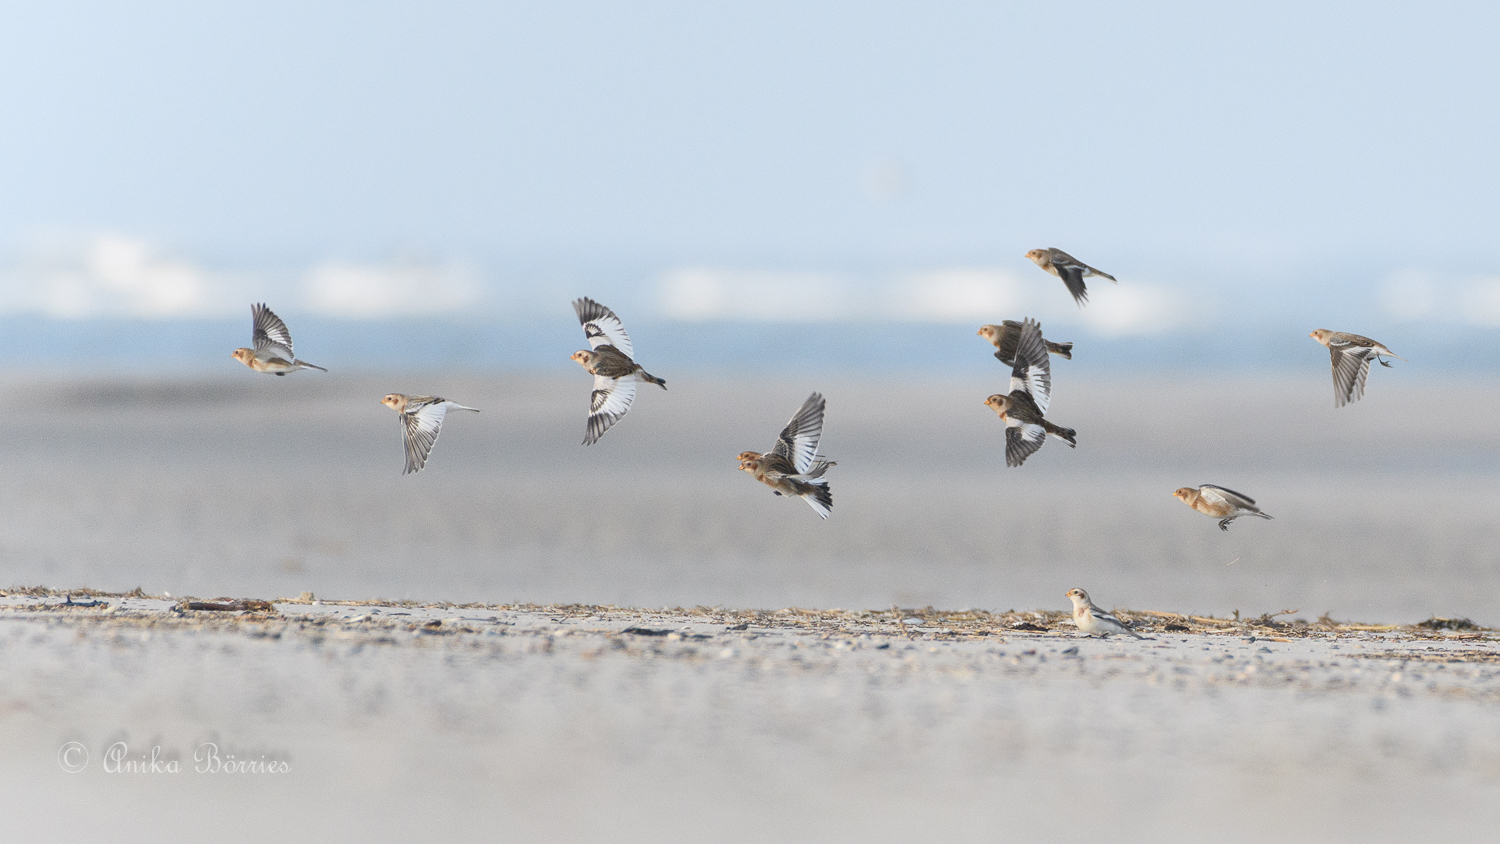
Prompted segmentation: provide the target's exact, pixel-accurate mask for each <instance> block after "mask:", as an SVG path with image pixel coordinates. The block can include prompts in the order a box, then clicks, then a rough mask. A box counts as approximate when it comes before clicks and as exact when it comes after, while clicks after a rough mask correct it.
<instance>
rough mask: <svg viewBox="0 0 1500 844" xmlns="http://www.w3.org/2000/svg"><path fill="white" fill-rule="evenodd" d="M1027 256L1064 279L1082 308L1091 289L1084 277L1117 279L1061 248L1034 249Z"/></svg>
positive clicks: (1064, 282) (1039, 265)
mask: <svg viewBox="0 0 1500 844" xmlns="http://www.w3.org/2000/svg"><path fill="white" fill-rule="evenodd" d="M1026 257H1028V258H1030V259H1031V260H1033V261H1035V262H1036V265H1037V266H1038V267H1041V268H1042V269H1044V270H1046V271H1047V272H1049V273H1052V274H1053V275H1055V276H1057V277H1058V278H1060V279H1062V281H1063V284H1065V285H1067V287H1068V292H1069V293H1071V294H1073V301H1075V302H1077V303H1078V307H1080V308H1081V307H1083V306H1084V303H1086V302H1088V300H1089V290H1088V287H1087V286H1086V285H1084V283H1083V280H1084V279H1086V278H1089V277H1090V276H1099V277H1100V278H1107V279H1109V280H1110V281H1115V277H1114V276H1112V275H1110V274H1109V273H1106V272H1102V271H1100V270H1096V269H1094V268H1093V267H1091V266H1089V265H1088V264H1085V263H1084V262H1082V261H1080V260H1078V259H1077V258H1074V257H1073V256H1072V255H1069V254H1068V253H1066V252H1064V251H1062V250H1061V249H1033V250H1031V251H1030V252H1027V253H1026ZM1115 283H1116V284H1118V283H1119V282H1115Z"/></svg>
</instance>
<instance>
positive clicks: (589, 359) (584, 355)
mask: <svg viewBox="0 0 1500 844" xmlns="http://www.w3.org/2000/svg"><path fill="white" fill-rule="evenodd" d="M594 357H595V355H594V353H593V352H574V353H573V354H572V356H571V357H569V358H568V360H571V361H577V362H578V365H579V366H581V367H583V368H584V369H588V368H589V367H591V366H593V365H594Z"/></svg>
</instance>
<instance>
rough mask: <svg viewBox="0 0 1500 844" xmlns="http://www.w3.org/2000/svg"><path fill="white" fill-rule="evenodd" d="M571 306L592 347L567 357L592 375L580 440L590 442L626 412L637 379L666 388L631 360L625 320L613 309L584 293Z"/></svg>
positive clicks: (660, 380)
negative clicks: (586, 415) (583, 295)
mask: <svg viewBox="0 0 1500 844" xmlns="http://www.w3.org/2000/svg"><path fill="white" fill-rule="evenodd" d="M573 310H574V311H575V312H577V314H578V322H579V323H581V324H582V325H583V334H584V336H585V337H587V338H588V340H589V347H590V348H591V349H593V351H588V352H583V351H579V352H574V353H573V355H572V358H571V359H572V360H574V361H577V363H578V365H579V366H581V367H583V368H584V369H587V370H588V371H589V373H590V374H592V375H593V376H594V392H593V394H592V396H591V397H590V406H589V420H588V424H587V426H586V427H585V428H584V434H583V444H584V445H593V444H594V443H596V442H598V441H599V438H600V437H602V436H604V432H605V431H608V430H609V429H610V426H611V425H614V424H615V423H616V422H618V421H620V420H621V419H622V418H624V416H625V414H626V413H627V412H629V410H630V404H631V402H633V401H635V382H636V380H637V379H639V380H641V381H648V382H650V383H652V384H655V385H657V386H659V387H661V388H662V389H663V390H665V389H666V388H667V382H666V381H663V380H662V379H660V378H657V377H656V376H655V375H652V374H651V373H649V372H647V371H646V370H644V369H642V368H641V365H640V364H638V363H636V362H635V361H633V360H631V356H632V355H633V354H634V350H633V349H632V348H631V345H630V335H629V334H626V333H625V324H624V323H622V322H620V318H619V317H617V316H615V312H614V311H611V310H610V309H609V308H606V307H604V306H603V305H601V304H599V303H598V302H595V301H594V300H593V299H589V298H587V297H584V298H582V299H578V300H577V301H575V302H574V303H573Z"/></svg>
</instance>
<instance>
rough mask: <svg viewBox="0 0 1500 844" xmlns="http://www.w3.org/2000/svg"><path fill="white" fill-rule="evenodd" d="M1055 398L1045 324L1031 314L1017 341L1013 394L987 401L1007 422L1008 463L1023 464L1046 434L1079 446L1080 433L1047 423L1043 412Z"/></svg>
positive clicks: (1012, 384) (1013, 372) (1012, 370)
mask: <svg viewBox="0 0 1500 844" xmlns="http://www.w3.org/2000/svg"><path fill="white" fill-rule="evenodd" d="M1051 401H1052V364H1051V362H1050V361H1048V359H1047V350H1046V348H1045V347H1044V346H1043V345H1042V327H1041V326H1040V325H1038V324H1037V321H1036V320H1034V319H1031V318H1030V317H1028V318H1027V319H1026V322H1024V323H1022V325H1021V332H1020V337H1019V338H1018V339H1017V340H1016V362H1015V365H1014V367H1013V368H1012V369H1011V372H1010V394H1009V395H1005V394H1001V393H996V394H995V395H993V396H990V397H989V398H987V399H985V400H984V403H985V405H986V406H987V407H989V408H990V409H991V410H993V411H995V415H996V416H999V417H1000V418H1001V419H1002V420H1004V422H1005V465H1007V466H1020V465H1021V464H1022V463H1025V462H1026V458H1028V457H1030V456H1031V455H1032V454H1034V453H1036V450H1037V449H1039V448H1041V447H1042V443H1044V442H1046V441H1047V435H1048V434H1051V435H1052V436H1054V437H1057V438H1058V439H1060V440H1062V441H1063V442H1065V443H1067V444H1068V447H1069V448H1076V447H1077V446H1078V438H1077V436H1078V432H1077V431H1075V430H1073V429H1072V428H1063V427H1061V426H1058V425H1054V424H1052V423H1051V422H1048V421H1047V420H1046V419H1045V418H1044V415H1045V414H1046V412H1047V405H1048V404H1050V403H1051Z"/></svg>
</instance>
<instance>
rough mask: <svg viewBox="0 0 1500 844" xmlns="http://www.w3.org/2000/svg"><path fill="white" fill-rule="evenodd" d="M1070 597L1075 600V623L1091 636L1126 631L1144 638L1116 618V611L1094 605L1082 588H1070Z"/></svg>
mask: <svg viewBox="0 0 1500 844" xmlns="http://www.w3.org/2000/svg"><path fill="white" fill-rule="evenodd" d="M1068 597H1069V598H1070V599H1072V601H1073V623H1074V624H1076V625H1078V629H1079V630H1082V631H1083V632H1085V633H1087V634H1089V635H1090V636H1109V635H1112V634H1115V633H1126V634H1129V635H1131V636H1134V637H1136V638H1137V639H1141V638H1144V637H1143V636H1141V634H1139V633H1137V632H1135V631H1134V630H1131V629H1130V627H1129V626H1128V625H1126V624H1125V622H1123V621H1121V620H1119V619H1118V618H1115V615H1114V613H1112V612H1109V611H1107V610H1104V609H1101V608H1099V607H1096V606H1094V602H1093V601H1092V600H1090V599H1089V593H1087V592H1085V591H1083V590H1082V589H1069V590H1068Z"/></svg>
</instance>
